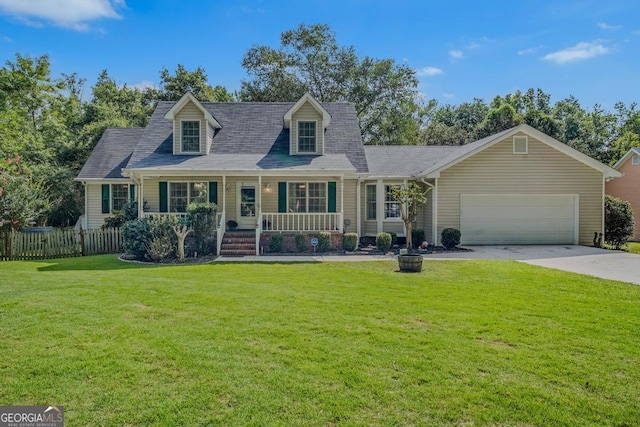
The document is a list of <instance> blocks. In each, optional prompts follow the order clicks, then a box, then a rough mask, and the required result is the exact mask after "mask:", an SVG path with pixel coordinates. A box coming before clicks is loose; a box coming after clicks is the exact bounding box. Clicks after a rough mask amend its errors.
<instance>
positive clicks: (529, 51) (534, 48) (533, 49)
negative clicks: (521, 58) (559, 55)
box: [518, 45, 542, 55]
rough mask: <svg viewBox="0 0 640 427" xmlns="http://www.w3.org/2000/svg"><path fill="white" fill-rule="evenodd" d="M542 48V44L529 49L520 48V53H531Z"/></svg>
mask: <svg viewBox="0 0 640 427" xmlns="http://www.w3.org/2000/svg"><path fill="white" fill-rule="evenodd" d="M540 49H542V45H540V46H536V47H530V48H529V49H524V50H519V51H518V55H531V54H533V53H536V52H537V51H538V50H540Z"/></svg>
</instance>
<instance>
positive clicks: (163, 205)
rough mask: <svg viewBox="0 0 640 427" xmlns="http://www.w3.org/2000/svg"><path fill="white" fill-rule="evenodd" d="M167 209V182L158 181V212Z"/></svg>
mask: <svg viewBox="0 0 640 427" xmlns="http://www.w3.org/2000/svg"><path fill="white" fill-rule="evenodd" d="M168 211H169V197H168V193H167V183H166V182H160V212H168Z"/></svg>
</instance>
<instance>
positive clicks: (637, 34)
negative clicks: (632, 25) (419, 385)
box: [631, 30, 640, 36]
mask: <svg viewBox="0 0 640 427" xmlns="http://www.w3.org/2000/svg"><path fill="white" fill-rule="evenodd" d="M631 34H633V35H634V36H640V30H635V31H631Z"/></svg>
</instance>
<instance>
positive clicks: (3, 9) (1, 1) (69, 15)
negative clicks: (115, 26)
mask: <svg viewBox="0 0 640 427" xmlns="http://www.w3.org/2000/svg"><path fill="white" fill-rule="evenodd" d="M124 6H126V5H125V2H124V0H0V13H2V14H4V15H10V16H14V17H16V18H18V19H20V20H22V21H23V22H25V23H26V24H28V25H36V26H42V22H41V21H45V22H48V23H53V24H54V25H57V26H59V27H64V28H70V29H73V30H78V31H86V30H88V29H89V22H91V21H94V20H97V19H102V18H111V19H120V18H122V16H120V15H119V14H118V12H116V10H115V8H116V7H124Z"/></svg>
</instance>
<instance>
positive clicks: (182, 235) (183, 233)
mask: <svg viewBox="0 0 640 427" xmlns="http://www.w3.org/2000/svg"><path fill="white" fill-rule="evenodd" d="M173 232H174V233H176V236H177V237H178V260H179V261H182V260H184V239H186V238H187V235H188V234H189V228H187V226H186V225H183V226H180V225H174V226H173Z"/></svg>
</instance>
